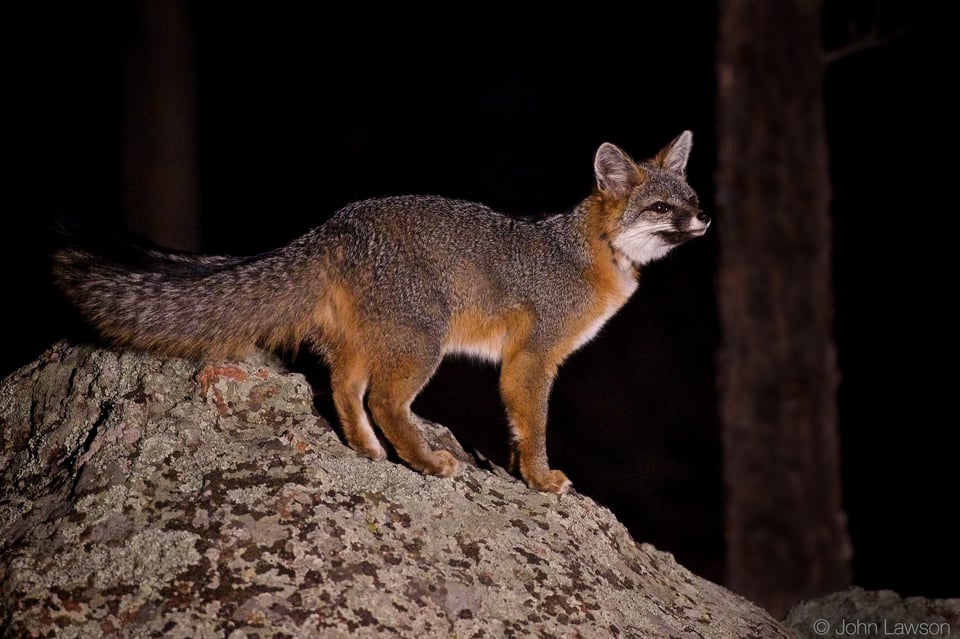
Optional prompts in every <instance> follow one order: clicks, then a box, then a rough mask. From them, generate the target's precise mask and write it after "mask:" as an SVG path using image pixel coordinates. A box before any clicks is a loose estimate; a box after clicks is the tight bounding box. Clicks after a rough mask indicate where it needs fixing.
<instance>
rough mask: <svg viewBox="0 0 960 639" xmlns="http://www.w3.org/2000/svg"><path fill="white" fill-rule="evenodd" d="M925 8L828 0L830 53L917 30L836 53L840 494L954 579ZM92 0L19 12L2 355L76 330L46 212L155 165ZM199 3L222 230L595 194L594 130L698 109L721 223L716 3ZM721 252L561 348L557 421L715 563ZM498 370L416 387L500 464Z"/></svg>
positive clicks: (685, 256)
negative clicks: (553, 11) (573, 12)
mask: <svg viewBox="0 0 960 639" xmlns="http://www.w3.org/2000/svg"><path fill="white" fill-rule="evenodd" d="M908 4H909V3H907V2H899V3H898V2H886V3H884V2H880V3H877V2H853V1H848V2H834V1H832V0H826V5H827V6H826V12H825V18H824V27H825V38H826V40H827V46H829V47H838V46H841V45H843V44H844V42H845V41H846V40H847V39H848V38H849V37H850V35H851V34H854V35H856V34H858V33H864V32H866V31H867V30H868V29H869V26H870V24H872V23H873V22H876V24H877V25H878V27H879V29H880V31H881V33H882V34H883V33H886V34H890V33H898V34H899V35H898V36H897V37H896V38H894V39H892V40H891V41H890V42H889V43H887V44H886V45H884V46H882V47H877V48H873V49H868V50H864V51H862V52H860V53H857V54H854V55H851V56H849V57H846V58H842V59H840V60H838V61H836V62H834V63H833V64H831V65H830V67H829V68H828V69H827V71H826V73H825V83H826V90H827V92H826V95H827V103H826V105H825V108H826V113H827V123H828V135H829V143H830V149H831V159H830V161H831V172H832V178H833V188H834V198H833V202H834V206H833V213H834V225H835V226H834V230H835V238H834V286H835V292H836V338H837V344H838V349H839V356H840V367H841V373H842V383H841V388H840V395H839V402H840V417H841V429H842V441H843V444H842V445H843V472H844V498H845V505H846V508H847V513H848V518H849V528H850V532H851V536H852V539H853V543H854V548H855V557H854V570H855V582H856V583H857V584H859V585H862V586H864V587H867V588H871V589H880V588H890V589H893V590H897V591H898V592H900V594H902V595H925V596H937V597H944V596H954V597H956V596H960V561H958V553H957V550H956V545H955V543H956V534H955V532H953V533H952V534H951V533H948V530H949V529H951V528H952V529H953V530H954V531H955V527H953V525H952V524H950V523H948V521H947V518H948V517H949V516H951V515H952V514H954V513H955V511H956V481H957V480H956V478H955V473H954V472H950V471H951V466H954V465H955V455H956V450H957V447H956V444H957V442H958V438H957V435H956V432H955V430H956V427H955V426H954V425H951V424H953V423H954V422H953V419H952V418H950V417H949V415H950V414H951V410H950V409H951V408H952V402H951V398H952V395H953V394H954V393H955V391H954V390H953V388H952V376H951V375H950V374H949V373H948V372H941V371H949V370H951V369H952V365H953V362H954V360H955V355H954V354H953V352H952V349H950V348H948V344H952V343H953V338H952V331H949V332H948V331H947V323H948V320H947V317H946V315H947V311H946V308H945V307H946V303H947V300H949V296H948V291H949V290H951V288H948V286H950V285H949V284H947V282H946V280H947V275H948V273H949V272H951V270H948V265H947V261H948V259H949V256H950V255H951V253H952V251H951V249H952V248H953V247H952V246H950V245H949V243H950V242H951V239H952V238H951V233H950V226H949V224H950V222H949V220H950V217H951V212H950V207H951V204H950V202H951V201H952V199H953V197H952V194H951V192H950V191H951V187H952V184H951V183H950V182H946V183H942V182H940V181H938V180H937V179H936V177H935V173H936V171H937V167H936V166H934V165H936V164H937V163H938V160H934V159H932V157H931V156H930V155H928V153H929V150H930V149H931V148H932V147H933V146H936V145H934V144H933V143H932V140H933V139H935V138H937V137H938V136H940V135H942V134H941V133H938V129H939V128H940V127H941V126H943V125H941V124H940V122H939V121H938V119H937V118H936V116H935V110H934V105H937V104H938V103H939V102H940V96H939V95H938V93H937V92H938V91H940V90H941V89H940V86H939V83H938V82H935V81H928V80H926V79H925V78H927V77H928V75H930V74H933V75H934V76H935V75H936V73H935V66H936V64H937V60H939V58H938V55H937V52H936V51H934V47H937V46H941V45H942V41H939V40H937V39H936V38H933V37H930V34H928V33H927V32H926V31H925V29H924V26H923V25H924V23H925V21H926V20H927V19H928V18H929V16H925V15H922V14H921V13H920V9H916V8H914V9H912V10H911V9H908ZM85 5H86V3H83V4H67V3H64V6H63V7H59V8H57V7H55V6H54V7H49V6H48V7H47V8H45V9H44V10H42V11H39V10H38V11H37V12H36V14H35V15H32V16H30V17H29V18H27V19H25V22H24V23H23V26H24V29H25V33H26V34H27V36H28V37H27V38H26V39H25V43H26V44H24V45H23V47H22V49H21V50H20V51H19V53H18V58H17V60H16V61H15V62H14V66H15V69H14V75H13V78H12V79H11V80H9V81H8V84H7V90H6V92H5V95H6V100H5V101H6V102H8V104H11V103H12V106H13V108H14V112H15V114H16V115H15V116H14V118H15V119H11V120H9V123H10V125H12V129H13V130H12V131H11V133H12V136H13V141H14V148H15V149H16V155H15V156H14V155H8V161H11V160H13V164H14V165H15V166H14V168H13V169H12V170H13V174H12V176H11V178H12V187H13V191H14V194H17V193H20V195H19V196H16V197H15V199H13V200H12V201H11V202H10V203H9V204H8V207H7V211H8V223H7V229H6V231H5V232H4V233H3V235H2V237H3V242H2V248H3V250H2V258H0V259H2V264H0V266H2V271H0V272H2V273H3V275H2V279H0V286H2V289H0V290H2V297H0V300H3V307H4V308H5V310H6V312H5V313H4V316H5V320H6V321H5V324H6V326H7V327H8V328H7V330H8V333H7V340H8V342H7V345H6V346H5V347H4V348H3V349H2V355H0V373H2V374H6V373H8V372H10V371H12V370H14V369H15V368H16V367H18V366H20V365H22V364H24V363H26V362H28V361H29V360H31V359H32V358H34V357H36V356H37V355H38V354H39V353H40V352H42V350H43V349H44V348H45V346H47V345H49V344H51V343H52V342H54V341H55V340H57V339H59V338H61V337H63V336H66V335H68V334H70V333H71V332H72V329H71V323H72V322H74V321H75V320H74V319H73V318H72V316H71V315H70V313H69V312H68V310H67V309H66V308H65V307H64V306H63V305H62V304H61V303H60V301H59V300H58V298H57V296H56V294H55V293H54V291H53V290H52V288H51V286H50V284H49V281H48V280H49V276H48V267H47V265H46V261H45V260H46V250H47V248H46V247H47V234H46V232H45V230H44V229H45V226H46V225H47V224H48V223H49V222H50V221H51V220H52V219H54V217H56V216H60V215H64V216H68V217H77V218H86V219H93V220H96V221H98V222H100V223H106V224H108V225H113V226H115V227H121V226H122V225H123V220H124V218H125V215H126V214H125V212H124V189H125V180H126V179H127V177H125V176H128V175H129V174H128V173H126V172H125V171H130V170H134V171H135V170H136V169H135V168H133V169H131V168H130V167H129V166H128V168H126V169H125V168H124V161H125V156H124V151H123V148H124V146H123V144H124V142H123V136H124V122H125V118H126V117H127V114H126V111H125V109H126V107H125V105H126V104H127V102H126V97H125V96H126V95H127V91H128V88H127V84H126V83H128V82H129V81H130V74H129V67H128V59H127V56H128V51H129V46H130V42H131V41H133V40H135V39H136V38H137V37H138V31H137V27H136V22H135V20H133V18H132V11H131V9H130V7H128V6H126V5H123V4H121V3H102V4H98V5H97V6H96V7H95V8H91V7H90V6H85ZM666 5H669V6H666ZM187 6H188V13H189V17H190V21H191V24H192V30H193V33H192V38H193V46H194V49H193V51H194V59H195V69H194V77H195V81H196V84H195V90H196V112H195V117H196V122H197V149H198V156H197V161H198V176H199V185H200V193H199V196H200V203H199V205H200V206H199V209H200V215H201V223H202V244H203V248H204V250H205V251H206V252H223V253H231V254H250V253H257V252H261V251H265V250H268V249H271V248H274V247H276V246H279V245H281V244H284V243H286V242H288V241H290V240H292V239H293V238H295V237H297V236H298V235H299V234H301V233H303V232H305V231H306V230H307V229H309V228H310V227H312V226H314V225H317V224H320V223H321V222H323V220H324V219H326V218H327V217H328V216H329V215H331V214H332V213H333V212H334V211H336V210H337V209H338V208H339V207H341V206H343V205H344V204H347V203H349V202H351V201H354V200H358V199H363V198H367V197H373V196H378V195H390V194H405V193H436V194H440V195H446V196H451V197H457V198H463V199H472V200H478V201H482V202H484V203H485V204H488V205H489V206H491V207H493V208H495V209H498V210H501V211H503V212H506V213H514V214H537V213H544V212H560V211H563V210H565V209H568V208H570V207H572V206H574V205H575V204H577V203H578V202H579V201H580V199H582V198H583V197H584V196H585V195H586V194H587V193H588V192H589V190H590V188H591V185H592V179H593V176H592V158H593V153H594V151H595V150H596V147H597V146H598V145H599V144H600V143H602V142H604V141H611V142H614V143H616V144H618V145H620V146H621V147H623V148H624V149H626V150H627V151H628V152H629V153H631V154H633V155H634V156H636V157H646V156H648V155H651V154H653V153H654V152H656V151H657V150H658V149H659V148H660V147H661V146H662V145H663V144H665V143H666V142H668V141H669V140H671V139H672V138H673V137H674V136H676V135H677V134H678V133H680V132H681V131H682V130H684V129H692V130H693V132H694V147H693V153H692V156H691V160H690V166H689V175H690V182H691V184H692V185H693V186H694V187H695V188H696V189H697V190H698V191H699V193H700V196H701V200H702V201H703V202H704V204H705V208H707V209H708V210H710V211H711V212H712V213H713V214H714V216H715V222H714V224H715V225H716V226H722V225H723V217H722V212H715V211H713V210H712V209H713V197H714V184H713V176H714V173H715V171H716V153H715V145H714V139H715V131H714V123H715V78H714V49H715V42H716V8H715V7H714V6H713V5H712V4H711V3H707V2H703V3H658V4H657V5H656V7H655V9H654V8H652V7H648V6H644V7H643V9H642V12H645V15H643V16H642V19H632V18H627V17H626V16H623V15H621V16H615V15H583V16H576V20H570V16H567V19H566V20H564V22H565V25H564V26H563V27H562V28H561V27H559V26H556V25H553V26H551V23H552V22H553V20H556V21H557V23H559V21H560V18H559V17H556V16H549V17H548V16H545V17H544V20H543V22H542V23H534V22H530V23H526V24H519V23H518V22H517V21H516V18H515V17H514V16H510V17H509V18H508V17H506V16H492V15H489V14H486V13H484V14H482V15H480V14H478V15H470V13H469V11H467V10H465V11H464V13H463V15H462V16H461V17H454V16H447V17H445V18H443V17H437V16H434V17H432V19H437V20H438V22H437V26H431V24H432V23H428V22H426V21H423V22H420V23H419V25H418V26H410V25H411V24H412V23H415V22H416V21H415V20H413V19H412V17H411V16H404V17H403V20H401V19H400V17H398V16H397V17H396V20H395V21H394V20H393V17H390V16H382V15H381V16H377V23H378V24H377V25H374V24H372V21H373V18H374V16H372V15H369V16H368V15H353V16H349V17H346V16H344V17H337V18H334V17H333V16H331V15H324V14H323V13H322V12H321V11H319V10H314V11H307V10H301V9H293V8H291V7H290V6H288V7H287V8H276V7H273V6H272V5H256V6H254V5H251V6H250V7H247V8H239V7H238V6H237V4H235V3H199V2H198V3H192V2H191V3H188V4H187ZM291 6H293V5H291ZM475 10H477V11H479V9H475ZM596 10H598V11H599V10H601V9H600V7H597V8H596ZM370 11H371V12H372V9H371V10H370ZM651 11H654V13H651ZM391 23H392V24H391ZM507 25H508V26H507ZM901 29H903V31H902V32H900V31H901ZM943 146H946V145H945V144H944V145H943ZM947 152H949V149H947ZM14 202H15V204H14ZM714 228H716V227H714ZM717 259H718V255H717V245H716V237H715V233H713V232H711V233H708V235H707V236H706V237H705V238H703V239H699V240H696V241H695V242H692V243H690V244H688V245H686V246H683V247H681V248H680V249H678V250H676V251H675V252H674V253H673V254H671V256H670V257H668V258H667V259H665V260H663V261H661V262H660V263H657V264H656V265H654V266H652V267H650V268H649V270H648V271H647V272H646V274H645V275H644V278H643V281H642V283H641V288H640V291H639V292H638V293H637V294H636V295H635V296H634V298H633V299H632V300H631V301H630V302H629V304H628V305H627V307H625V308H624V310H623V311H621V312H620V313H619V314H618V315H617V316H616V317H615V318H614V319H613V320H612V321H611V322H610V323H609V324H608V325H607V327H606V328H605V329H604V330H603V331H602V332H601V334H600V335H599V336H598V337H597V339H595V340H594V341H593V342H592V343H591V344H589V345H587V346H586V347H585V348H584V349H583V350H582V351H580V352H579V353H577V354H575V355H574V356H573V357H571V359H570V360H568V362H567V364H566V365H565V366H564V367H563V368H562V369H561V371H560V375H559V379H558V382H557V384H556V386H555V387H554V391H553V395H552V399H551V405H550V410H551V421H550V435H549V437H548V441H549V447H550V454H551V462H552V464H553V465H554V466H555V467H557V468H560V469H563V470H564V471H565V472H567V474H568V475H569V476H570V477H571V479H572V480H573V482H574V485H575V486H576V487H577V489H578V490H579V491H580V492H581V493H584V494H586V495H589V496H590V497H592V498H594V499H596V500H597V501H599V502H601V503H603V504H604V505H606V506H608V507H609V508H611V509H612V510H613V511H614V512H615V513H616V514H617V515H618V517H619V518H620V520H621V521H623V522H624V523H625V524H626V525H627V526H628V527H629V528H630V530H631V532H632V534H633V536H634V537H635V538H636V539H637V540H638V541H648V542H651V543H653V544H655V545H656V546H658V547H660V548H663V549H665V550H669V551H672V552H674V553H675V554H676V556H677V558H678V560H679V561H680V562H681V563H684V564H686V565H687V566H688V567H689V568H691V569H692V570H694V571H695V572H698V573H700V574H702V575H703V576H705V577H707V578H710V579H713V580H717V581H722V579H723V574H722V567H723V563H722V562H723V519H722V517H723V510H722V508H723V494H722V483H721V472H722V471H721V464H720V455H721V452H720V438H719V434H718V418H717V415H716V391H715V386H714V384H715V382H714V354H715V351H716V347H717V344H718V342H719V340H720V333H719V326H718V322H717V315H716V300H715V290H714V277H715V273H716V262H717ZM496 380H497V377H496V371H495V369H494V368H492V367H490V366H487V365H481V364H478V363H473V362H463V361H457V362H447V363H445V364H444V366H443V367H442V368H441V370H440V372H439V374H438V375H437V377H436V378H435V379H434V381H433V382H432V383H431V384H430V385H429V386H428V388H427V389H426V390H425V391H424V393H423V394H422V395H421V397H420V398H419V400H418V402H417V404H416V405H415V408H416V409H417V411H418V412H419V413H421V414H422V415H424V416H425V417H427V418H430V419H433V420H435V421H439V422H441V423H443V424H445V425H447V426H449V427H450V428H451V430H453V431H454V433H455V434H457V435H458V436H459V437H460V438H461V439H462V440H463V441H464V443H466V444H472V445H474V446H476V447H477V448H479V449H480V450H482V451H483V452H484V453H486V454H487V455H488V456H490V457H491V458H492V459H494V460H495V461H499V462H502V461H504V459H505V456H506V450H507V449H506V441H507V427H506V421H505V418H504V417H503V415H502V409H501V407H500V403H499V398H498V396H497V381H496ZM322 383H323V382H322V380H321V382H320V383H319V385H320V386H321V387H322ZM325 416H327V417H331V418H332V414H325Z"/></svg>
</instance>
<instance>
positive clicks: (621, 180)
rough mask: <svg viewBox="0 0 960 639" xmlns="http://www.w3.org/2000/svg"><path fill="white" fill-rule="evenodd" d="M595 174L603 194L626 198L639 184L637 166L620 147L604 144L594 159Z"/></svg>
mask: <svg viewBox="0 0 960 639" xmlns="http://www.w3.org/2000/svg"><path fill="white" fill-rule="evenodd" d="M593 172H594V173H595V174H596V176H597V186H598V187H599V188H600V191H601V192H602V193H606V194H609V195H613V196H615V197H625V196H626V195H627V194H628V193H629V192H630V189H631V188H633V187H634V186H636V184H637V183H638V182H639V178H640V174H639V173H638V171H637V165H636V164H634V162H633V160H631V159H630V156H629V155H627V154H626V153H624V152H623V151H622V150H621V149H620V147H618V146H616V145H614V144H610V143H609V142H604V143H603V144H601V145H600V148H599V149H597V155H596V156H595V157H594V158H593Z"/></svg>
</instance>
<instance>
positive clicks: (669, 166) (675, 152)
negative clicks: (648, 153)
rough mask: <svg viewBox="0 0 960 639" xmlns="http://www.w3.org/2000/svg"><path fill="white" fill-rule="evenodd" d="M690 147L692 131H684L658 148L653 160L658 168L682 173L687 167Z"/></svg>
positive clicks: (691, 146) (691, 144) (691, 145)
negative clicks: (658, 150)
mask: <svg viewBox="0 0 960 639" xmlns="http://www.w3.org/2000/svg"><path fill="white" fill-rule="evenodd" d="M691 148H693V133H692V132H690V131H684V132H683V133H681V134H680V135H678V136H677V137H676V138H675V139H674V140H673V142H671V143H670V144H668V145H667V146H665V147H663V148H662V149H660V152H659V153H657V155H656V157H654V158H653V161H654V163H655V164H657V165H658V166H659V167H660V168H663V169H666V170H667V171H671V172H673V173H679V174H680V175H683V174H684V171H686V169H687V159H688V158H689V157H690V149H691Z"/></svg>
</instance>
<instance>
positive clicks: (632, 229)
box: [593, 131, 710, 266]
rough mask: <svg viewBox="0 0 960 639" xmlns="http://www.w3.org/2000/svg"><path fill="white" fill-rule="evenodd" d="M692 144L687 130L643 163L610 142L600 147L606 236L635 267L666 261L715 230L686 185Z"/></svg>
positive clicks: (596, 160)
mask: <svg viewBox="0 0 960 639" xmlns="http://www.w3.org/2000/svg"><path fill="white" fill-rule="evenodd" d="M692 146H693V134H692V133H691V132H690V131H684V132H683V133H681V134H680V135H679V136H677V138H676V139H675V140H674V141H673V142H671V143H670V144H668V145H667V146H665V147H664V148H663V149H661V150H660V152H659V153H657V154H656V155H655V156H654V157H653V158H651V159H649V160H645V161H643V162H636V161H634V160H633V159H631V158H630V156H629V155H627V154H626V153H624V152H623V151H622V150H621V149H620V148H619V147H617V146H615V145H613V144H610V143H609V142H607V143H605V144H602V145H601V146H600V148H599V149H597V154H596V157H595V158H594V163H593V167H594V172H595V174H596V178H597V191H596V194H597V196H599V202H598V204H599V205H600V207H599V208H600V212H601V224H602V233H603V235H604V237H605V238H606V239H607V241H608V242H609V243H610V246H611V248H613V250H614V251H615V252H617V253H619V254H620V255H622V256H623V257H625V258H626V259H627V260H628V261H629V262H630V263H631V264H633V265H634V266H641V265H643V264H646V263H647V262H652V261H653V260H656V259H659V258H661V257H663V256H664V255H666V254H667V253H668V252H669V251H670V249H672V248H673V247H675V246H679V245H680V244H683V243H684V242H686V241H687V240H690V239H693V238H695V237H699V236H701V235H703V234H704V233H705V232H706V231H707V227H708V226H710V216H709V215H707V213H705V212H704V211H703V210H702V209H701V208H700V204H699V201H698V199H697V194H696V193H695V192H694V190H693V188H691V187H690V185H689V184H687V177H686V173H685V171H686V167H687V158H688V157H689V156H690V149H691V147H692Z"/></svg>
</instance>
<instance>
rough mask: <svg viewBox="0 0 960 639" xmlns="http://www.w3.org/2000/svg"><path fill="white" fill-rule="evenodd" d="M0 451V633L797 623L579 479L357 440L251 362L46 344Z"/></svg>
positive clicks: (666, 628)
mask: <svg viewBox="0 0 960 639" xmlns="http://www.w3.org/2000/svg"><path fill="white" fill-rule="evenodd" d="M444 432H446V431H444ZM437 436H438V437H439V439H440V440H442V441H444V442H445V443H444V445H445V446H448V447H454V446H456V444H455V440H453V438H452V437H451V436H449V434H446V435H444V434H443V433H440V434H438V435H437ZM453 452H455V454H457V455H458V456H459V457H460V458H461V459H464V460H465V461H466V460H469V459H470V457H469V456H468V455H466V454H465V453H464V452H463V451H462V450H459V449H457V450H455V451H453ZM0 468H2V471H0V543H2V560H0V634H2V635H3V636H9V637H39V636H48V637H53V636H56V637H101V636H137V637H141V636H165V637H191V638H193V637H211V636H217V637H224V636H225V637H247V636H261V637H262V636H276V637H395V636H400V637H417V638H428V637H458V638H466V637H643V638H655V637H691V638H693V637H696V638H700V639H702V638H705V637H729V638H733V637H771V638H776V637H796V635H795V634H794V633H793V631H791V630H788V629H786V628H785V627H783V626H781V625H780V624H778V623H777V622H776V621H774V620H773V619H771V618H770V617H769V616H768V615H767V614H766V613H765V612H763V611H762V610H760V609H759V608H757V607H756V606H754V605H752V604H751V603H749V602H747V601H746V600H744V599H742V598H740V597H738V596H736V595H734V594H732V593H730V592H729V591H727V590H725V589H724V588H722V587H720V586H718V585H715V584H712V583H710V582H708V581H705V580H703V579H701V578H699V577H697V576H695V575H693V574H691V573H690V572H688V571H687V570H685V569H684V568H683V567H682V566H679V565H678V564H677V563H676V562H675V561H674V560H673V557H672V556H671V555H669V554H667V553H663V552H660V551H657V550H656V549H655V548H653V547H651V546H649V545H646V544H638V543H636V542H634V540H633V539H631V537H630V536H629V534H628V533H627V531H626V530H625V529H624V527H623V526H622V525H621V524H620V523H619V522H617V520H616V519H615V518H614V516H613V515H612V514H611V513H610V512H609V511H608V510H607V509H605V508H603V507H601V506H599V505H597V504H596V503H594V502H593V501H591V500H590V499H588V498H586V497H584V496H582V495H576V494H572V495H564V496H559V497H558V496H556V495H546V494H541V493H537V492H533V491H531V490H529V489H528V488H527V487H526V486H524V485H523V483H521V482H519V481H517V480H515V479H513V478H510V477H504V476H501V475H498V474H497V473H494V472H490V471H488V470H482V469H480V468H477V467H476V466H473V465H470V464H463V467H462V469H461V471H460V473H459V474H458V475H457V476H456V477H455V478H453V479H439V478H433V477H425V476H423V475H420V474H418V473H416V472H414V471H412V470H410V469H408V468H406V467H405V466H402V465H399V464H396V463H392V462H374V461H371V460H369V459H367V458H365V457H362V456H360V455H358V454H356V453H354V452H353V451H352V450H350V449H349V448H347V447H346V446H345V445H343V444H342V443H341V441H340V439H338V437H337V435H336V434H335V432H334V431H333V430H332V429H331V428H330V426H329V425H328V424H327V423H326V422H325V421H324V420H323V419H321V418H320V417H318V416H317V415H316V413H315V411H314V408H313V401H312V393H311V389H310V386H309V384H308V383H307V382H306V380H305V379H304V378H303V377H302V376H301V375H299V374H294V373H289V372H286V371H283V370H281V369H279V368H277V367H276V366H275V365H272V364H268V363H265V362H255V361H248V362H243V363H229V364H226V363H225V364H217V365H209V364H208V365H205V366H204V365H199V364H196V363H191V362H189V361H186V360H181V359H167V360H164V359H157V358H154V357H151V356H148V355H143V354H137V353H131V352H115V351H110V350H103V349H98V348H94V347H90V346H81V347H73V346H69V345H67V344H66V343H59V344H57V345H55V346H54V347H53V348H51V349H50V350H49V351H48V352H46V353H45V354H44V355H43V356H42V357H41V358H40V359H39V360H38V361H36V362H34V363H32V364H30V365H28V366H26V367H24V368H22V369H21V370H19V371H17V372H16V373H14V374H13V375H11V376H10V377H8V378H7V379H6V380H4V381H3V382H2V383H0Z"/></svg>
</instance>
